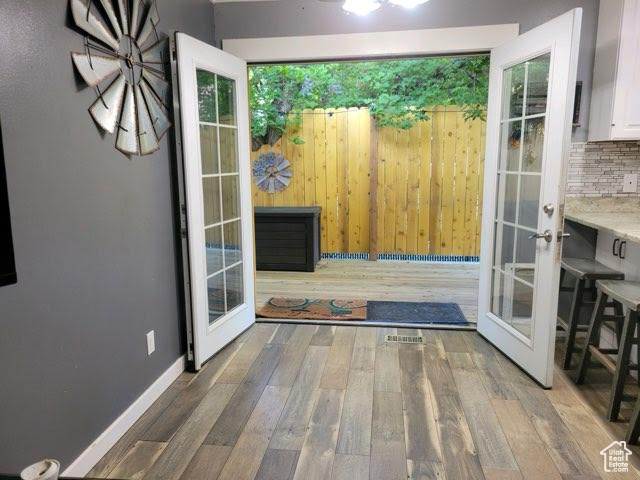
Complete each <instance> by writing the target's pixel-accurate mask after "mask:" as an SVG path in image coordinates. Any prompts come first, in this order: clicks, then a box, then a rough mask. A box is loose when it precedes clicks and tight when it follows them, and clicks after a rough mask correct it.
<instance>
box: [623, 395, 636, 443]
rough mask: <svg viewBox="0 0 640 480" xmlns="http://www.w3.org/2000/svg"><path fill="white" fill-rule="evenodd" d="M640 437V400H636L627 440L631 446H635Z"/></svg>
mask: <svg viewBox="0 0 640 480" xmlns="http://www.w3.org/2000/svg"><path fill="white" fill-rule="evenodd" d="M639 437H640V398H638V400H636V406H635V408H634V409H633V413H632V414H631V421H630V422H629V429H628V430H627V435H626V437H625V440H626V441H627V443H629V444H635V443H637V442H638V438H639Z"/></svg>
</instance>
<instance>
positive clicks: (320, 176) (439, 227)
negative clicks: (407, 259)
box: [251, 107, 485, 256]
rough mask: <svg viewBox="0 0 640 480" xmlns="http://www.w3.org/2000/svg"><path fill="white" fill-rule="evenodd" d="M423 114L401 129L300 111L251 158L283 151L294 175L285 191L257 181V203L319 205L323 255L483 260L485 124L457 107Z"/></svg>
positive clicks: (346, 115)
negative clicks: (298, 118) (297, 118)
mask: <svg viewBox="0 0 640 480" xmlns="http://www.w3.org/2000/svg"><path fill="white" fill-rule="evenodd" d="M429 117H430V118H429V120H428V121H424V122H420V123H418V124H416V125H414V126H413V127H412V128H410V129H408V130H402V129H398V128H393V127H380V128H378V127H376V126H375V122H374V121H373V120H372V119H371V117H370V115H369V110H368V109H364V108H363V109H357V108H349V109H344V108H343V109H335V110H334V109H326V110H325V109H316V110H305V111H303V112H302V122H301V124H300V126H299V128H298V129H297V130H295V131H294V129H293V128H292V127H288V129H287V131H286V132H285V135H284V136H283V137H282V138H281V139H280V140H279V141H278V143H276V144H275V145H274V146H270V145H264V146H263V147H262V148H261V149H260V150H259V151H257V152H252V156H251V157H252V161H254V160H257V159H258V157H259V155H260V154H261V153H266V152H269V151H275V152H276V153H282V154H283V155H284V157H285V158H286V159H288V160H289V161H290V162H291V165H292V166H291V170H292V174H293V176H292V178H291V183H290V185H289V186H288V188H286V189H285V190H284V191H282V192H276V193H273V194H270V193H267V192H265V191H262V190H260V189H259V188H258V187H257V186H256V185H255V184H253V201H254V205H255V206H310V205H319V206H321V207H322V219H321V225H322V226H321V228H322V232H321V233H322V241H321V248H322V252H323V253H372V254H374V256H375V255H376V254H377V253H386V254H421V255H427V254H431V255H456V256H477V255H479V250H480V226H481V205H482V178H483V167H484V141H485V123H484V121H482V120H471V121H466V120H465V119H464V115H463V113H462V111H461V110H460V109H459V108H454V107H436V108H435V109H434V110H433V111H432V112H430V113H429ZM293 137H299V138H301V139H302V140H303V141H304V143H302V144H296V143H294V142H293V141H291V139H292V138H293ZM372 187H373V188H372Z"/></svg>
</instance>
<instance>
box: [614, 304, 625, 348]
mask: <svg viewBox="0 0 640 480" xmlns="http://www.w3.org/2000/svg"><path fill="white" fill-rule="evenodd" d="M613 313H614V314H615V316H616V317H619V319H617V320H616V341H617V342H618V347H620V339H621V338H622V323H623V320H622V319H623V317H624V309H623V308H622V304H621V303H620V302H618V301H616V300H614V301H613Z"/></svg>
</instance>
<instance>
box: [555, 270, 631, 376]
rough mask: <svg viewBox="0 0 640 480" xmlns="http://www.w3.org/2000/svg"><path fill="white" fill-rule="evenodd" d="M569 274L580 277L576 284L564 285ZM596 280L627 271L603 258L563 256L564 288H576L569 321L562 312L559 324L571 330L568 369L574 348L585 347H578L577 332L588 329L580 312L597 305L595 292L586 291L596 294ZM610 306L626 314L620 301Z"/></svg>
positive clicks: (620, 275) (617, 277)
mask: <svg viewBox="0 0 640 480" xmlns="http://www.w3.org/2000/svg"><path fill="white" fill-rule="evenodd" d="M567 274H569V275H571V276H572V277H574V278H575V279H576V283H575V285H574V286H573V287H564V286H563V283H564V280H565V277H566V275H567ZM596 280H624V273H622V272H619V271H617V270H614V269H612V268H609V267H607V266H606V265H603V264H602V263H600V262H597V261H595V260H591V259H585V258H563V259H562V269H561V270H560V291H561V292H567V291H569V292H573V296H572V298H571V311H570V313H569V318H568V321H565V320H564V319H563V318H561V317H560V316H558V326H559V327H560V328H561V329H563V330H564V331H565V332H566V334H567V342H566V345H565V347H566V348H565V351H564V359H563V362H562V368H563V369H565V370H567V369H569V368H571V358H572V356H573V353H574V352H579V351H581V350H582V349H580V348H576V346H575V343H576V334H577V333H578V332H586V331H587V328H588V326H587V325H585V324H582V325H581V324H580V312H581V311H582V309H583V308H584V307H585V306H587V305H593V303H594V302H593V295H588V296H587V295H585V293H592V294H595V290H596V289H595V282H596ZM607 307H613V308H614V309H616V315H622V307H621V306H620V305H617V306H616V304H614V303H609V304H607Z"/></svg>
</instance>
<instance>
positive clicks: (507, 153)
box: [500, 120, 522, 172]
mask: <svg viewBox="0 0 640 480" xmlns="http://www.w3.org/2000/svg"><path fill="white" fill-rule="evenodd" d="M521 130H522V121H521V120H515V121H513V122H504V123H503V124H502V138H501V148H502V152H500V157H501V158H500V160H501V162H500V169H501V170H508V171H510V172H517V171H518V167H519V165H520V143H521V142H520V140H521V136H522V131H521Z"/></svg>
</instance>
